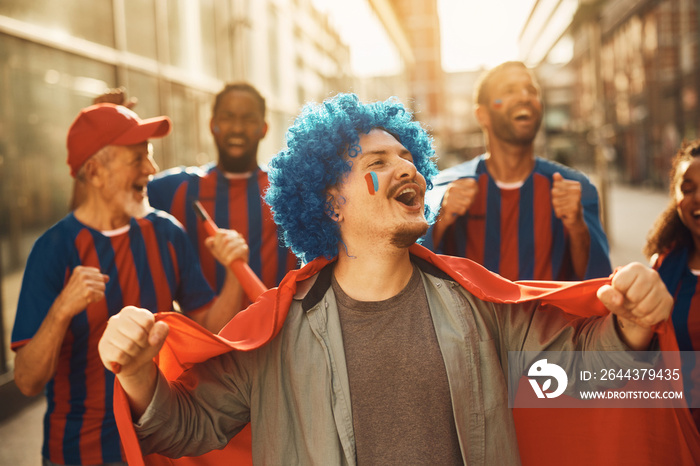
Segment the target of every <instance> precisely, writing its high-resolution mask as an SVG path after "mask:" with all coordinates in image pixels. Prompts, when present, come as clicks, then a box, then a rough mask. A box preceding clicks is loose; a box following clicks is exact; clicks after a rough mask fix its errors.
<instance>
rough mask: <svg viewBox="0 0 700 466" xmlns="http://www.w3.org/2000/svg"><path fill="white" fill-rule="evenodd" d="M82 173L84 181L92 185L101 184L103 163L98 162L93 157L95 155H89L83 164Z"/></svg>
mask: <svg viewBox="0 0 700 466" xmlns="http://www.w3.org/2000/svg"><path fill="white" fill-rule="evenodd" d="M83 169H84V173H85V183H86V184H90V185H93V186H98V187H99V186H102V184H103V181H102V177H101V176H100V175H101V172H102V171H104V170H103V169H104V165H102V163H100V162H99V161H98V160H96V159H95V157H91V158H89V159H87V160H86V161H85V165H83Z"/></svg>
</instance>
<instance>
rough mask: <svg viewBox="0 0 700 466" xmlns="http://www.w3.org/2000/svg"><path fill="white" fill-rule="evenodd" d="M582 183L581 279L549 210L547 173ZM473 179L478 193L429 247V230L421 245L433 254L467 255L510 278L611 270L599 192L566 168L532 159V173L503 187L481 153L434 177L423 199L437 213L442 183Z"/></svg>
mask: <svg viewBox="0 0 700 466" xmlns="http://www.w3.org/2000/svg"><path fill="white" fill-rule="evenodd" d="M556 172H559V173H561V175H562V176H563V177H564V178H567V179H573V180H576V181H578V182H580V183H581V187H582V195H581V202H582V205H583V209H584V220H585V222H586V224H587V225H588V231H589V233H590V237H591V246H590V251H589V258H588V267H587V270H586V275H585V277H576V276H575V275H574V273H573V268H572V265H571V259H570V256H569V253H568V251H569V248H568V241H569V238H568V235H567V232H566V230H565V228H564V225H563V224H562V222H561V220H559V219H558V218H556V216H555V214H554V210H553V208H552V199H551V189H552V175H553V174H554V173H556ZM465 177H473V178H475V179H476V180H477V183H478V187H479V192H478V194H477V196H476V198H475V199H474V202H473V204H472V205H471V207H470V208H469V210H468V212H467V213H466V214H465V215H463V216H460V217H458V218H457V220H456V221H455V223H454V224H452V225H451V226H450V227H449V228H447V229H446V231H445V233H444V235H443V239H442V242H441V244H440V245H434V244H433V243H432V241H431V239H432V228H431V229H430V230H429V231H428V234H427V235H426V238H425V243H424V245H425V246H426V247H428V248H429V249H432V250H433V251H435V252H439V253H443V254H448V255H453V256H458V257H466V258H468V259H472V260H474V261H475V262H478V263H479V264H482V265H483V266H484V267H486V268H487V269H489V270H491V271H493V272H496V273H498V274H499V275H502V276H503V277H505V278H508V279H510V280H576V279H588V278H596V277H604V276H607V275H609V274H610V273H611V271H612V268H611V266H610V259H609V257H608V242H607V238H606V236H605V233H604V232H603V228H602V226H601V224H600V219H599V214H598V193H597V190H596V188H595V186H593V185H592V184H591V183H590V181H589V180H588V178H586V177H585V176H584V175H583V174H582V173H580V172H577V171H575V170H573V169H571V168H568V167H565V166H563V165H560V164H557V163H555V162H551V161H548V160H545V159H541V158H539V157H538V158H536V160H535V168H534V170H533V172H532V173H531V174H530V176H528V178H527V179H526V180H525V181H524V183H523V184H522V186H520V187H519V188H514V189H502V188H499V187H498V186H497V185H496V182H495V180H494V179H493V178H492V177H491V175H490V174H489V173H488V171H487V170H486V163H485V159H484V156H483V155H482V156H479V157H476V158H475V159H473V160H470V161H468V162H465V163H463V164H460V165H458V166H456V167H453V168H450V169H447V170H444V171H442V172H440V174H438V175H437V176H436V177H435V179H434V180H433V183H434V186H435V188H434V189H433V190H432V191H429V192H428V193H427V194H426V202H427V203H428V205H429V206H430V207H431V210H432V211H433V212H437V211H438V209H439V206H440V204H441V203H442V197H443V196H444V194H445V191H446V189H447V186H448V185H449V183H451V182H452V181H455V180H457V179H460V178H465Z"/></svg>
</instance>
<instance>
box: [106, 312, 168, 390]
mask: <svg viewBox="0 0 700 466" xmlns="http://www.w3.org/2000/svg"><path fill="white" fill-rule="evenodd" d="M168 330H169V328H168V325H167V324H165V323H164V322H156V321H155V317H154V314H153V313H152V312H151V311H149V310H147V309H141V308H137V307H134V306H127V307H125V308H124V309H122V310H121V311H120V312H119V314H117V315H114V316H112V317H110V319H109V321H108V322H107V328H106V329H105V332H104V333H103V334H102V338H101V339H100V342H99V344H98V346H97V349H98V351H99V352H100V358H101V359H102V363H103V364H104V365H105V367H106V368H107V369H109V370H112V368H113V367H114V364H115V363H116V364H119V365H120V366H121V368H122V369H121V371H120V372H119V376H120V377H121V376H124V377H130V376H132V375H134V374H136V373H138V372H139V371H140V370H142V369H143V366H145V365H147V364H148V363H150V362H151V360H152V359H153V357H154V356H155V355H156V354H158V351H160V348H161V347H162V346H163V343H164V342H165V338H166V337H167V336H168Z"/></svg>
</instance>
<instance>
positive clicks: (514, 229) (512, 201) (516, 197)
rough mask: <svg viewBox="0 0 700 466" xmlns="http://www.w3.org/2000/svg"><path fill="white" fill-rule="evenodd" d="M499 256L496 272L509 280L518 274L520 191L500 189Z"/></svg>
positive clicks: (515, 278)
mask: <svg viewBox="0 0 700 466" xmlns="http://www.w3.org/2000/svg"><path fill="white" fill-rule="evenodd" d="M500 192H501V254H500V261H499V264H498V272H499V274H500V275H501V276H502V277H505V278H507V279H509V280H517V279H518V275H519V273H520V257H519V255H518V231H519V228H518V226H519V222H520V189H501V190H500Z"/></svg>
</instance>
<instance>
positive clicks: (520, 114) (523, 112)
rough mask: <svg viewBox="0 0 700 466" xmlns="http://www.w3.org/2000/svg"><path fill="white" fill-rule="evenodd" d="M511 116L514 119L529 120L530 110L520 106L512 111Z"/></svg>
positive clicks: (530, 116) (530, 117)
mask: <svg viewBox="0 0 700 466" xmlns="http://www.w3.org/2000/svg"><path fill="white" fill-rule="evenodd" d="M513 118H514V119H515V121H530V120H531V119H532V112H531V111H530V110H528V109H526V108H521V109H519V110H517V111H516V112H514V114H513Z"/></svg>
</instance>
